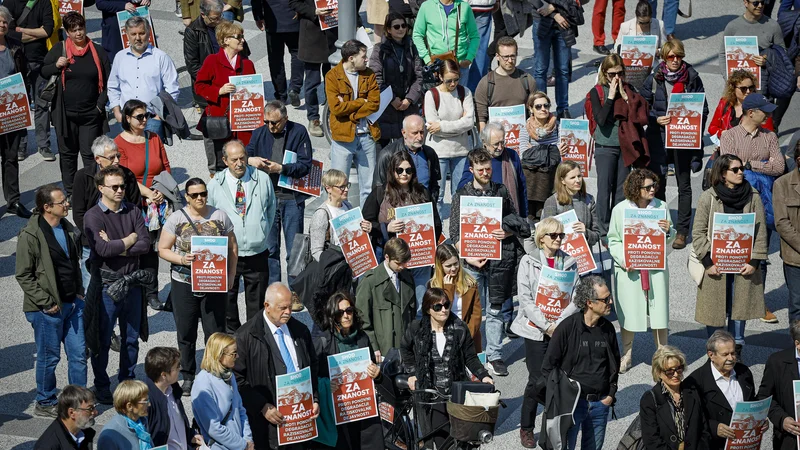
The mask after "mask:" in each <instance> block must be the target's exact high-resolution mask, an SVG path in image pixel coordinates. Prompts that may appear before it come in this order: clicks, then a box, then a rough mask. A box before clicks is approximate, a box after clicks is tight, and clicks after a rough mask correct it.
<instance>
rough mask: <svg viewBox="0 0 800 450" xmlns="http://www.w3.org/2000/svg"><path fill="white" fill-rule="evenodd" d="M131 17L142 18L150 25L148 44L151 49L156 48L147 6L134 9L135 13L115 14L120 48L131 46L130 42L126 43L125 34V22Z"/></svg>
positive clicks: (126, 37)
mask: <svg viewBox="0 0 800 450" xmlns="http://www.w3.org/2000/svg"><path fill="white" fill-rule="evenodd" d="M133 16H139V17H143V18H144V19H145V20H147V21H148V22H149V23H150V44H152V45H153V47H158V45H156V33H155V31H153V18H152V17H150V8H149V7H147V6H140V7H138V8H136V12H134V13H131V12H129V11H127V10H123V11H119V12H117V26H119V34H120V36H121V37H122V48H128V47H130V46H131V44H130V42H128V35H126V34H125V22H127V21H128V19H130V18H131V17H133Z"/></svg>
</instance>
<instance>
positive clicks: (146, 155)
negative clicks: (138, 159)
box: [142, 133, 150, 187]
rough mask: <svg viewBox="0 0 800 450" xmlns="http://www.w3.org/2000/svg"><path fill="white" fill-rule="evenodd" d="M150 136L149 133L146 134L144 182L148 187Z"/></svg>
mask: <svg viewBox="0 0 800 450" xmlns="http://www.w3.org/2000/svg"><path fill="white" fill-rule="evenodd" d="M149 170H150V136H149V133H145V134H144V177H143V178H142V184H143V185H144V187H147V175H148V174H149V173H150V172H149Z"/></svg>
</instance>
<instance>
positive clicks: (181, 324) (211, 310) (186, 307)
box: [170, 280, 227, 380]
mask: <svg viewBox="0 0 800 450" xmlns="http://www.w3.org/2000/svg"><path fill="white" fill-rule="evenodd" d="M171 285H172V291H171V294H170V296H171V297H172V315H173V317H174V318H175V328H176V330H177V332H178V350H180V352H181V374H182V375H183V379H184V380H194V375H195V373H196V372H197V359H196V357H195V351H196V349H197V346H196V345H195V343H196V342H197V321H198V320H200V321H202V323H203V342H208V338H209V337H211V335H212V334H214V333H216V332H221V333H224V332H225V302H226V300H227V294H226V293H224V292H223V293H216V292H215V293H204V294H193V293H192V286H191V285H190V284H189V283H182V282H180V281H175V280H171Z"/></svg>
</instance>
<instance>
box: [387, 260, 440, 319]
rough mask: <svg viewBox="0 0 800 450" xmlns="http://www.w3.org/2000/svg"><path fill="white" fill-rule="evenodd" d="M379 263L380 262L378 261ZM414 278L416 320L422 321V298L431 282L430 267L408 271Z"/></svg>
mask: <svg viewBox="0 0 800 450" xmlns="http://www.w3.org/2000/svg"><path fill="white" fill-rule="evenodd" d="M378 261H380V260H378ZM408 270H409V271H410V272H411V276H412V277H414V294H415V295H416V296H417V319H418V320H419V319H422V297H424V296H425V291H427V290H428V281H430V280H431V267H416V268H414V269H408Z"/></svg>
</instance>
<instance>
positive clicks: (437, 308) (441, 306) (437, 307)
mask: <svg viewBox="0 0 800 450" xmlns="http://www.w3.org/2000/svg"><path fill="white" fill-rule="evenodd" d="M431 309H432V310H434V311H436V312H439V311H441V310H443V309H450V300H445V301H444V303H436V304H435V305H431Z"/></svg>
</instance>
